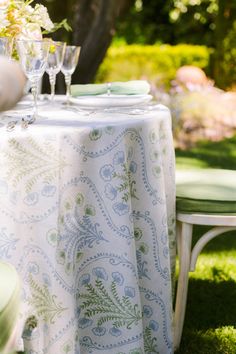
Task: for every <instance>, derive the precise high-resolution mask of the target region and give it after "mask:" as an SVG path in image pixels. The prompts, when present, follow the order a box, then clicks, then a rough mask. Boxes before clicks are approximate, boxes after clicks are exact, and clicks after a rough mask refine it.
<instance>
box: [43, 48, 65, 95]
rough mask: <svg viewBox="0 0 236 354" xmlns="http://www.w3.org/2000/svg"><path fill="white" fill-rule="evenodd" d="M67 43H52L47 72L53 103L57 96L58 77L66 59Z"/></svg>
mask: <svg viewBox="0 0 236 354" xmlns="http://www.w3.org/2000/svg"><path fill="white" fill-rule="evenodd" d="M65 48H66V43H64V42H51V43H50V47H49V53H48V61H47V67H46V72H47V74H48V75H49V81H50V86H51V96H50V99H51V101H53V100H54V96H55V85H56V75H57V74H58V73H59V71H60V70H61V66H62V62H63V59H64V54H65Z"/></svg>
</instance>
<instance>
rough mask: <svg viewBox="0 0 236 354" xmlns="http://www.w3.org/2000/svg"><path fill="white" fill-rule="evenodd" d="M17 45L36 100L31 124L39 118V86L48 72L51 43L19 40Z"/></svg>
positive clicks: (22, 65)
mask: <svg viewBox="0 0 236 354" xmlns="http://www.w3.org/2000/svg"><path fill="white" fill-rule="evenodd" d="M16 45H17V52H18V55H19V60H20V64H21V67H22V69H23V71H24V73H25V75H26V77H27V78H28V80H29V82H30V86H31V92H32V94H33V98H34V108H33V116H32V118H31V119H30V122H31V123H33V122H34V121H35V119H36V118H37V117H38V105H37V96H38V85H39V81H40V79H41V78H42V76H43V74H44V72H45V70H46V66H47V58H48V52H49V46H50V42H49V41H46V40H18V41H17V42H16Z"/></svg>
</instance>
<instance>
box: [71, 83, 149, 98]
mask: <svg viewBox="0 0 236 354" xmlns="http://www.w3.org/2000/svg"><path fill="white" fill-rule="evenodd" d="M149 91H150V85H149V83H148V82H147V81H145V80H132V81H127V82H119V81H117V82H111V83H107V84H86V85H71V95H72V96H73V97H77V96H89V95H102V94H105V93H111V94H113V95H145V94H148V93H149Z"/></svg>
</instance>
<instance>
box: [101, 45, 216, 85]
mask: <svg viewBox="0 0 236 354" xmlns="http://www.w3.org/2000/svg"><path fill="white" fill-rule="evenodd" d="M210 52H211V50H210V49H209V48H207V47H206V46H197V45H187V44H179V45H175V46H171V45H168V44H155V45H136V44H132V45H125V44H121V45H120V46H117V45H112V46H111V47H110V48H109V50H108V52H107V55H106V57H105V59H104V61H103V63H102V64H101V66H100V68H99V71H98V74H97V77H96V82H110V81H117V80H119V81H126V80H132V79H141V78H145V79H147V80H149V81H150V82H153V83H154V84H155V85H157V86H158V87H164V88H167V89H168V88H169V86H170V82H171V80H173V79H174V77H175V73H176V70H177V69H178V68H179V67H180V66H182V65H195V66H198V67H200V68H202V69H203V70H204V71H206V72H207V71H208V65H209V57H210Z"/></svg>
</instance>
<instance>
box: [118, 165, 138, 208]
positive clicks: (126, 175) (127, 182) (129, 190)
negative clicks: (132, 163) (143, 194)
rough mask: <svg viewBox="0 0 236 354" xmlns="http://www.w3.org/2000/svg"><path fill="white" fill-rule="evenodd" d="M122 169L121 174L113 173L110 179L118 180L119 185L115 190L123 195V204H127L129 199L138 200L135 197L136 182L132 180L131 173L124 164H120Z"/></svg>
mask: <svg viewBox="0 0 236 354" xmlns="http://www.w3.org/2000/svg"><path fill="white" fill-rule="evenodd" d="M122 168H123V173H117V172H114V173H113V176H112V177H113V178H117V179H119V180H120V184H119V185H118V187H117V190H118V191H119V192H120V193H123V196H122V200H123V202H127V201H128V200H129V198H130V197H132V198H135V199H139V198H138V197H137V195H136V192H137V190H136V188H135V184H136V182H135V181H134V180H133V179H132V172H131V171H130V169H129V168H128V166H127V164H125V163H123V164H122Z"/></svg>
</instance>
